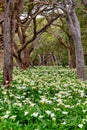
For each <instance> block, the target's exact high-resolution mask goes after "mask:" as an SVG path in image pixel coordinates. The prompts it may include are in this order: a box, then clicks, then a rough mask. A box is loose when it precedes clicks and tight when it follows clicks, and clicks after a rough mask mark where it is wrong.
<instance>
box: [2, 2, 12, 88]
mask: <svg viewBox="0 0 87 130" xmlns="http://www.w3.org/2000/svg"><path fill="white" fill-rule="evenodd" d="M11 8H12V0H9V1H5V11H4V25H3V37H4V67H3V85H8V86H9V85H11V84H12V72H13V56H12V41H13V39H12V37H13V30H12V26H13V21H12V10H11Z"/></svg>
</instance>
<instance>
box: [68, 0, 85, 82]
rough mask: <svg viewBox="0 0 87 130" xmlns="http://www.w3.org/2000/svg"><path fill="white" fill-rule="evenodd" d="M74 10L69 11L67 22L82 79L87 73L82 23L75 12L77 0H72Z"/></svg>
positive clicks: (78, 73) (78, 71)
mask: <svg viewBox="0 0 87 130" xmlns="http://www.w3.org/2000/svg"><path fill="white" fill-rule="evenodd" d="M72 4H73V5H72V7H73V8H72V10H71V13H70V14H69V12H68V11H67V16H68V19H67V22H68V26H69V29H70V31H71V33H72V37H73V40H74V46H75V54H76V70H77V77H78V79H81V80H86V74H85V62H84V53H83V47H82V42H81V33H80V25H79V21H78V18H77V16H76V13H75V4H76V3H75V0H72Z"/></svg>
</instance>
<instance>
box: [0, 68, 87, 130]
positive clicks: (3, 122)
mask: <svg viewBox="0 0 87 130" xmlns="http://www.w3.org/2000/svg"><path fill="white" fill-rule="evenodd" d="M1 73H2V72H1ZM13 77H14V78H13V85H12V88H10V89H4V88H3V87H0V130H87V81H85V82H81V81H79V80H77V79H76V74H75V70H69V69H68V68H62V67H44V66H43V67H34V68H31V69H28V70H24V71H22V70H21V71H20V70H19V69H17V68H15V69H14V75H13ZM1 78H2V76H1V74H0V84H1Z"/></svg>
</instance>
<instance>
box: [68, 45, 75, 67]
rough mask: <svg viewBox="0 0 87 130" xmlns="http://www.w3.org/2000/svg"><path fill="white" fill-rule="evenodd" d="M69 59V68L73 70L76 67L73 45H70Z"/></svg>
mask: <svg viewBox="0 0 87 130" xmlns="http://www.w3.org/2000/svg"><path fill="white" fill-rule="evenodd" d="M68 59H69V68H70V69H73V68H75V67H76V65H75V51H74V47H73V46H72V43H68Z"/></svg>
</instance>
